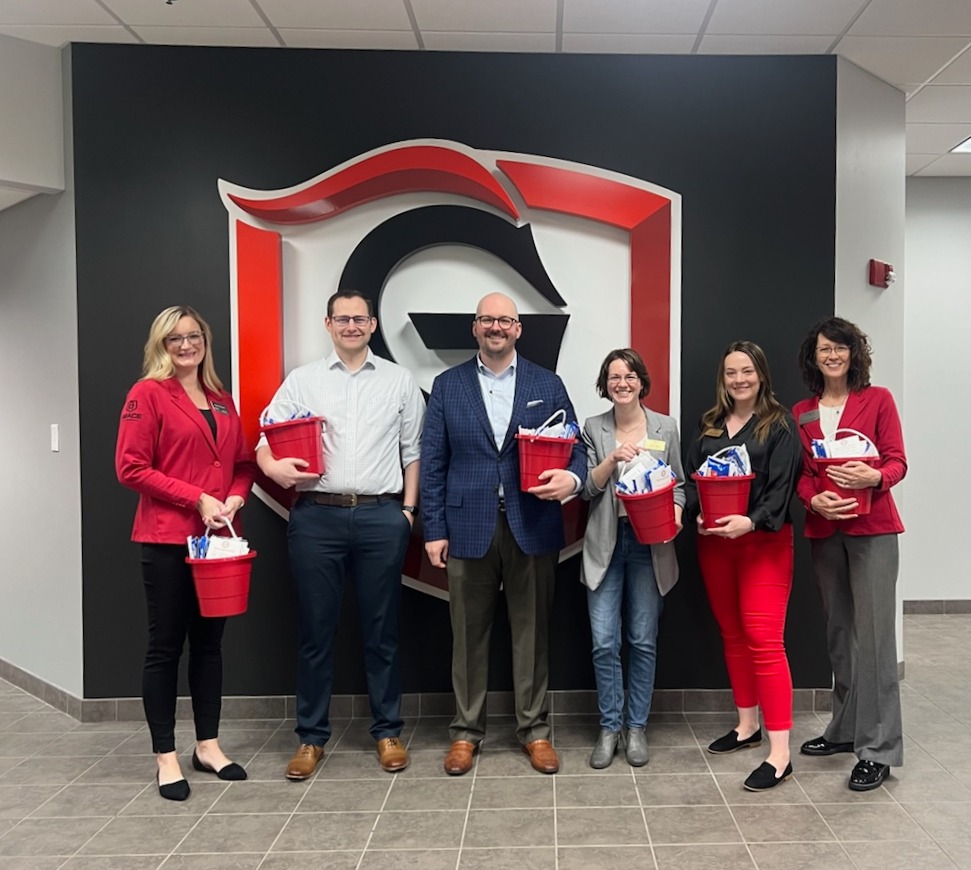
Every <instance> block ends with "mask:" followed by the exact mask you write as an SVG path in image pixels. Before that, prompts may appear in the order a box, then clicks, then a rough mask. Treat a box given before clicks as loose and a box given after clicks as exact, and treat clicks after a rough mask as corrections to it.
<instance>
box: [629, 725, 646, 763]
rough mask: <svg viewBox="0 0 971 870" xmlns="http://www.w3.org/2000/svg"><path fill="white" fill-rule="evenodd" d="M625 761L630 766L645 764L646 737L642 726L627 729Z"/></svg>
mask: <svg viewBox="0 0 971 870" xmlns="http://www.w3.org/2000/svg"><path fill="white" fill-rule="evenodd" d="M627 763H628V764H629V765H630V766H631V767H643V766H644V765H645V764H647V737H646V736H645V734H644V729H643V728H628V729H627Z"/></svg>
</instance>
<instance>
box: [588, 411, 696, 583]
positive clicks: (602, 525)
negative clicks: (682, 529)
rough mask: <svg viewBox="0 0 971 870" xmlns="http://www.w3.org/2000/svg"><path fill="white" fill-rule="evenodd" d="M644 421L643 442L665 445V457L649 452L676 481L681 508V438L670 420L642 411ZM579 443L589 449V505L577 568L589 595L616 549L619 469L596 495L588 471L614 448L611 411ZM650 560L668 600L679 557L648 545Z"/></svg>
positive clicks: (591, 423) (668, 548)
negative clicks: (644, 417)
mask: <svg viewBox="0 0 971 870" xmlns="http://www.w3.org/2000/svg"><path fill="white" fill-rule="evenodd" d="M643 410H644V414H645V416H646V417H647V437H648V439H650V440H652V441H663V442H664V452H663V454H661V455H658V454H659V453H660V451H652V453H653V454H654V455H655V456H658V458H659V459H663V460H664V461H665V462H666V463H667V464H668V465H670V466H671V469H672V470H673V471H674V473H675V474H676V475H677V478H678V480H677V483H676V484H675V490H674V502H675V504H679V505H681V507H684V502H685V495H684V469H683V468H682V467H681V437H680V436H679V435H678V424H677V423H676V422H675V420H674V417H668V416H666V415H664V414H658V413H657V412H655V411H651V410H649V409H648V408H644V409H643ZM583 441H584V443H585V444H586V445H587V481H586V483H585V484H584V487H583V491H582V492H581V496H582V497H583V498H584V499H586V500H587V501H589V502H590V517H589V519H588V520H587V532H586V537H585V538H584V542H583V563H582V565H581V568H580V582H581V583H583V585H584V586H588V587H589V588H590V589H596V588H597V587H598V586H599V585H600V583H601V581H602V580H603V578H604V574H606V573H607V566H608V565H609V564H610V558H611V556H612V555H613V553H614V545H615V544H616V543H617V495H616V491H615V488H614V487H615V485H616V483H617V480H618V478H619V477H620V471H619V469H617V468H615V469H614V473H613V474H612V475H611V476H610V478H609V479H608V480H607V485H606V486H605V487H604V488H603V489H599V488H598V487H597V485H596V484H595V483H594V482H593V475H592V474H591V473H590V471H591V470H592V469H593V468H594V467H596V466H597V465H599V464H600V463H601V462H603V460H604V458H605V457H606V456H607V454H608V453H610V451H612V450H613V449H614V448H615V447H616V446H617V439H616V434H615V432H614V412H613V409H612V408H611V410H609V411H607V412H606V413H604V414H598V415H597V416H596V417H590V418H589V419H587V421H586V422H585V423H584V424H583ZM651 558H652V559H653V561H654V576H655V578H656V579H657V588H658V590H659V591H660V593H661V594H662V595H667V594H668V592H670V591H671V589H672V588H673V586H674V584H675V583H677V582H678V557H677V554H676V553H675V549H674V542H673V541H669V542H668V543H666V544H652V545H651Z"/></svg>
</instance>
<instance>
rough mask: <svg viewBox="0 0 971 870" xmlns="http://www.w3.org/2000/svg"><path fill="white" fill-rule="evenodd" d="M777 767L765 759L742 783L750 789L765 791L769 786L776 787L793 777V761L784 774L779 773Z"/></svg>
mask: <svg viewBox="0 0 971 870" xmlns="http://www.w3.org/2000/svg"><path fill="white" fill-rule="evenodd" d="M778 773H779V772H778V771H777V770H776V769H775V767H774V766H773V765H771V764H769V762H768V761H763V762H762V763H761V764H760V765H759V766H758V767H757V768H755V770H753V771H752V772H751V773H750V774H749V775H748V779H746V780H745V782H743V783H742V785H744V786H745V788H747V789H748V790H749V791H765V790H766V789H767V788H775V787H776V786H777V785H779V783H781V782H785V781H786V780H787V779H791V778H792V762H791V761H790V762H789V764H787V765H786V769H785V770H784V771H782V776H779V775H778Z"/></svg>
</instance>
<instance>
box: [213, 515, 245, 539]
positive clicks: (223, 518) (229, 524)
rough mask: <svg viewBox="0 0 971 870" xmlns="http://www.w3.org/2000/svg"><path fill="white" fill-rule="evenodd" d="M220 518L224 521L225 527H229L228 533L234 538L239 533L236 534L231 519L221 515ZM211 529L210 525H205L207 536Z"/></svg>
mask: <svg viewBox="0 0 971 870" xmlns="http://www.w3.org/2000/svg"><path fill="white" fill-rule="evenodd" d="M220 519H222V520H223V521H224V522H225V523H226V527H227V528H228V529H229V534H230V535H231V536H232V537H234V538H238V537H239V535H237V534H236V529H234V528H233V521H232V520H231V519H230V518H229V517H221V518H220ZM212 531H213V530H212V527H210V526H206V537H207V538H208V537H209V536H210V535H211V534H212Z"/></svg>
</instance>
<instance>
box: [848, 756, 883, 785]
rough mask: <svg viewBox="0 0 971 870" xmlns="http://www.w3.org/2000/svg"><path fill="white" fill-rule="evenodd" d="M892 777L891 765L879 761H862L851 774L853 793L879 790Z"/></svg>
mask: <svg viewBox="0 0 971 870" xmlns="http://www.w3.org/2000/svg"><path fill="white" fill-rule="evenodd" d="M889 775H890V765H889V764H880V762H879V761H867V760H866V759H865V758H864V759H860V760H859V761H858V762H857V763H856V767H854V768H853V772H852V773H851V774H850V790H851V791H870V789H874V788H878V787H879V785H880V783H881V782H883V781H884V780H885V779H886V778H887V777H888V776H889Z"/></svg>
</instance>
